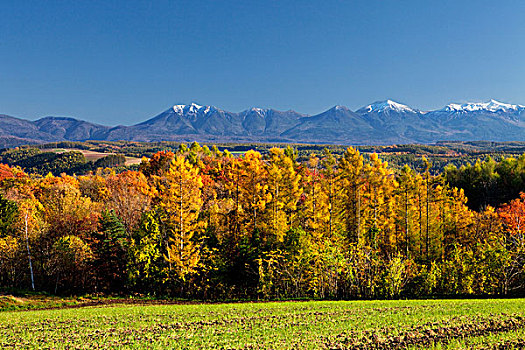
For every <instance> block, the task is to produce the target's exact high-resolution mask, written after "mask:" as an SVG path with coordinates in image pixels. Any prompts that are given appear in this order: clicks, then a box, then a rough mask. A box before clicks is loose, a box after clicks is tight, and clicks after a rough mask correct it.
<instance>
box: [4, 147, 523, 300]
mask: <svg viewBox="0 0 525 350" xmlns="http://www.w3.org/2000/svg"><path fill="white" fill-rule="evenodd" d="M422 164H423V165H424V166H423V167H422V168H421V169H418V170H419V171H415V170H413V169H411V168H409V167H408V166H405V167H404V168H402V169H401V170H396V171H394V170H392V169H390V168H389V167H388V166H387V164H386V162H383V161H381V160H380V159H379V158H378V157H377V155H375V154H372V155H371V156H370V157H369V158H367V160H365V159H364V158H363V156H362V155H361V154H360V153H359V152H358V151H356V150H354V149H353V148H348V150H347V151H346V152H345V153H344V155H343V156H341V157H335V156H334V155H332V154H331V153H330V152H329V151H325V152H324V153H322V154H319V155H312V156H311V157H310V160H309V161H308V162H302V163H299V162H297V161H296V159H295V154H294V151H293V150H292V149H291V148H288V149H278V148H274V149H271V150H270V151H269V152H268V153H267V154H265V155H264V156H263V155H261V154H260V153H258V152H254V151H248V152H246V153H245V154H243V155H242V156H233V155H232V154H231V153H229V152H228V151H225V152H220V151H219V150H218V149H216V148H214V149H212V150H209V149H208V148H207V147H201V146H200V145H198V144H196V143H195V144H193V145H192V146H191V147H190V148H187V147H186V146H181V149H180V151H179V152H177V153H176V154H174V153H171V152H159V153H156V154H155V155H154V156H153V157H151V158H150V159H146V158H144V159H143V162H142V164H141V166H140V170H139V171H127V172H123V173H120V174H116V173H114V172H112V171H111V170H109V169H105V170H99V171H97V172H96V173H94V174H89V175H83V176H76V177H73V176H67V175H62V176H52V175H48V176H45V177H42V176H36V175H28V174H26V173H24V172H23V171H22V170H20V169H19V168H12V167H8V166H0V194H1V196H0V286H1V287H7V288H25V289H30V288H34V289H36V290H43V291H49V292H52V293H66V292H67V293H71V292H75V293H79V292H83V293H142V294H153V295H170V296H181V297H194V298H205V299H214V298H301V297H318V298H379V297H398V296H428V295H445V294H449V295H458V294H461V295H465V294H478V295H482V294H508V293H519V292H521V291H523V289H522V286H523V282H524V281H525V277H524V275H523V272H524V263H525V250H524V242H525V240H524V237H523V227H522V221H525V195H523V194H522V195H521V198H518V199H515V200H512V201H511V202H509V203H508V204H505V205H502V206H500V207H499V208H497V209H495V208H493V207H491V206H487V207H485V208H484V209H483V210H480V211H473V210H471V209H469V208H468V207H467V205H466V203H467V198H466V197H465V195H464V192H463V190H461V189H457V188H451V187H450V186H449V185H447V183H446V182H445V180H444V176H442V175H439V174H438V175H436V174H432V173H431V172H430V170H429V169H430V164H429V163H428V162H427V161H426V160H425V159H423V160H422Z"/></svg>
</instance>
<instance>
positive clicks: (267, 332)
mask: <svg viewBox="0 0 525 350" xmlns="http://www.w3.org/2000/svg"><path fill="white" fill-rule="evenodd" d="M524 312H525V300H524V299H512V300H510V299H509V300H424V301H310V302H271V303H232V304H195V305H191V304H190V305H111V306H104V307H83V308H68V309H52V310H32V311H16V312H13V311H5V312H0V348H1V349H29V348H44V349H102V348H148V349H163V348H174V349H188V348H194V349H205V348H224V349H297V348H306V349H319V348H321V349H324V348H328V349H392V348H425V349H427V348H436V349H442V348H453V349H456V348H469V349H471V348H480V349H481V348H482V349H486V348H494V349H507V348H520V347H523V346H525V343H524V342H523V340H522V339H524V338H525V331H524V330H525V315H524Z"/></svg>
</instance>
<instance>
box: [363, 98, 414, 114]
mask: <svg viewBox="0 0 525 350" xmlns="http://www.w3.org/2000/svg"><path fill="white" fill-rule="evenodd" d="M387 111H395V112H416V111H415V110H414V109H412V108H410V107H408V106H407V105H404V104H401V103H399V102H395V101H392V100H385V101H377V102H374V103H372V104H369V105H368V106H365V107H363V108H361V109H359V110H358V112H366V113H371V112H379V113H381V112H387Z"/></svg>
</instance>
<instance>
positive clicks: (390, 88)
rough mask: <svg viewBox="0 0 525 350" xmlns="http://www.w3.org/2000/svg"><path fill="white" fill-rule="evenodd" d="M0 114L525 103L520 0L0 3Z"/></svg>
mask: <svg viewBox="0 0 525 350" xmlns="http://www.w3.org/2000/svg"><path fill="white" fill-rule="evenodd" d="M0 14H1V18H2V20H1V21H0V114H1V113H4V114H9V115H13V116H18V117H24V118H28V119H36V118H38V117H42V116H46V115H62V116H64V115H67V116H73V117H76V118H80V119H86V120H90V121H94V122H98V123H103V124H107V125H116V124H125V125H128V124H134V123H137V122H140V121H143V120H145V119H147V118H150V117H152V116H154V115H155V114H157V113H159V112H161V111H162V110H165V109H167V108H169V106H171V105H173V104H178V103H190V102H197V103H200V104H210V105H214V106H217V107H219V108H223V109H227V110H231V111H241V110H244V109H247V108H249V107H252V106H255V107H272V108H276V109H280V110H288V109H294V110H297V111H299V112H303V113H310V114H315V113H318V112H321V111H324V110H326V109H328V108H330V107H331V106H333V105H336V104H341V105H346V106H348V107H350V108H352V109H357V108H359V107H361V106H363V105H365V104H367V103H370V102H374V101H377V100H384V99H387V98H391V99H394V100H396V101H399V102H402V103H406V104H409V105H411V106H413V107H417V108H421V109H433V108H440V107H442V106H444V105H446V104H447V103H449V102H465V101H482V100H488V99H490V98H495V99H499V100H502V101H504V102H510V103H521V104H525V88H524V87H525V21H524V19H523V18H524V17H523V16H524V14H525V1H521V0H520V1H518V0H516V1H510V0H508V1H505V0H499V1H495V0H494V1H484V0H476V1H474V0H472V1H463V0H455V1H448V0H440V1H422V0H414V1H403V0H398V1H388V0H383V1H381V0H366V1H330V0H324V1H307V0H303V1H286V0H281V1H250V0H242V1H217V0H212V1H197V0H193V1H162V0H157V1H132V0H127V1H109V0H104V1H97V0H91V1H23V0H20V1H10V0H9V1H6V0H0Z"/></svg>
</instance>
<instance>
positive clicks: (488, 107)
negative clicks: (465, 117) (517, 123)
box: [439, 100, 525, 113]
mask: <svg viewBox="0 0 525 350" xmlns="http://www.w3.org/2000/svg"><path fill="white" fill-rule="evenodd" d="M524 109H525V106H522V105H513V104H508V103H502V102H499V101H496V100H490V101H489V102H468V103H463V104H457V103H451V104H449V105H447V106H445V107H444V108H442V109H440V110H439V111H440V112H463V113H468V112H478V111H485V112H493V113H495V112H504V113H508V112H518V111H520V110H524Z"/></svg>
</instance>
